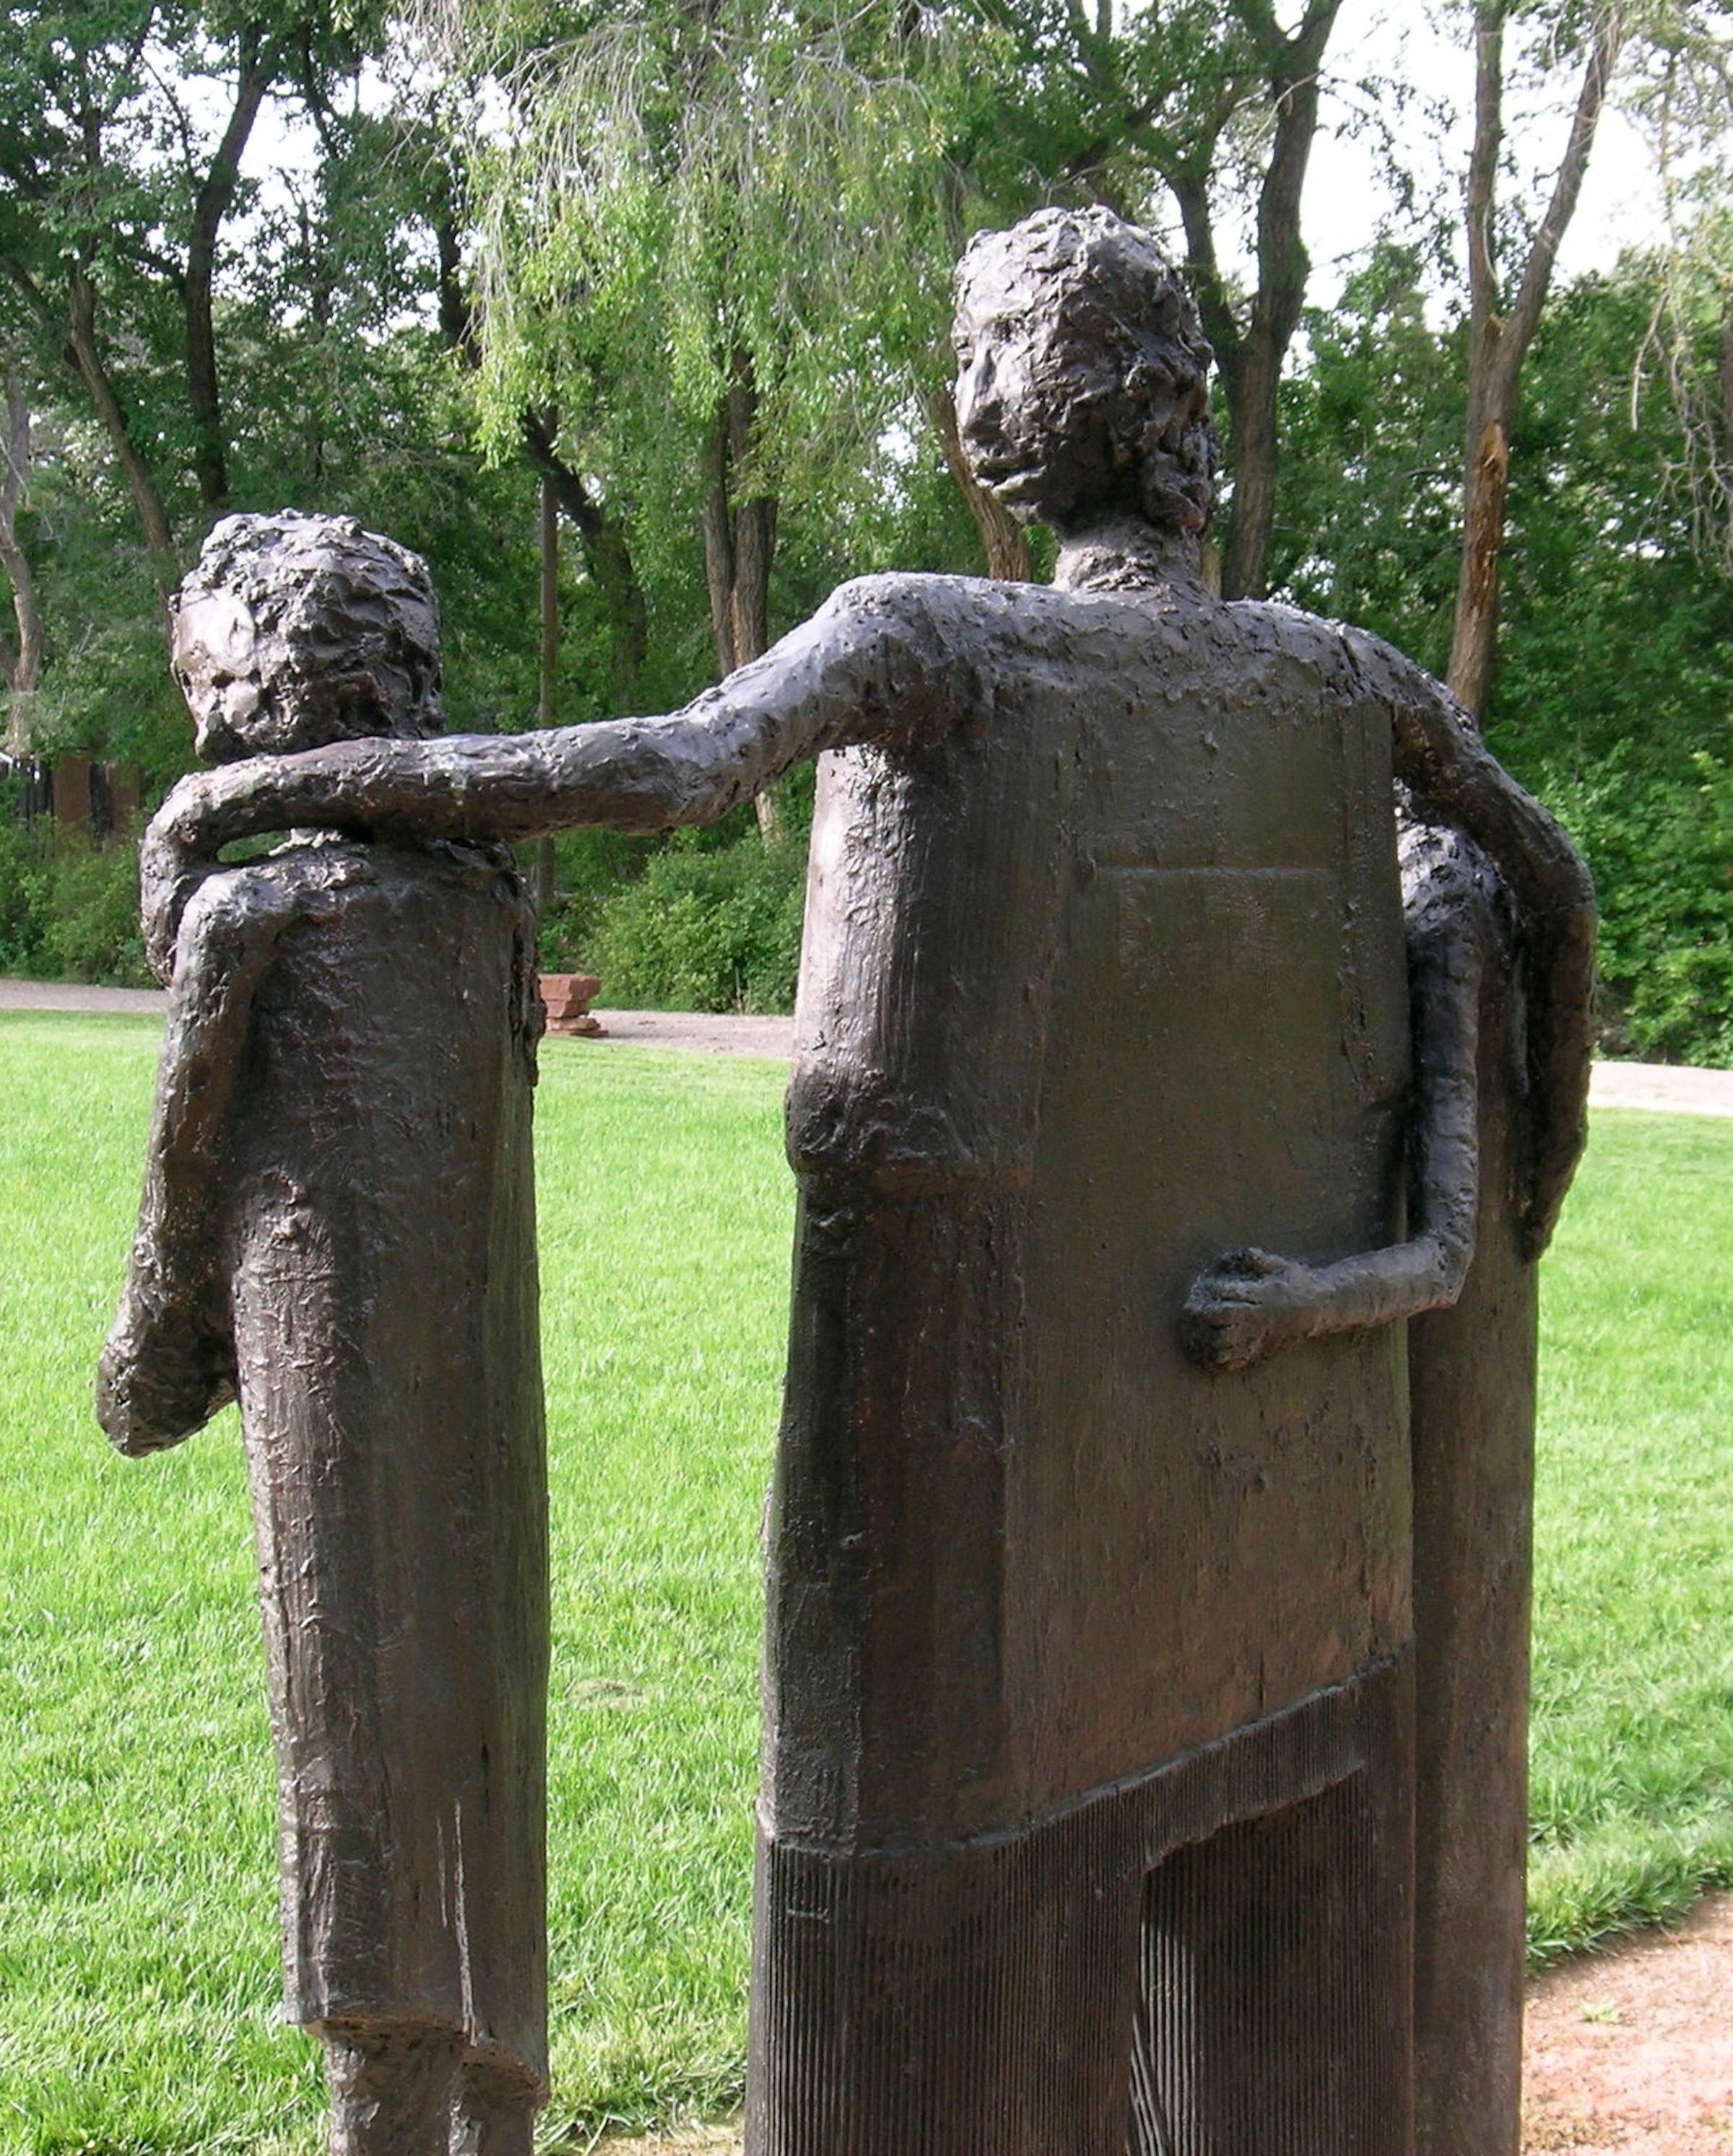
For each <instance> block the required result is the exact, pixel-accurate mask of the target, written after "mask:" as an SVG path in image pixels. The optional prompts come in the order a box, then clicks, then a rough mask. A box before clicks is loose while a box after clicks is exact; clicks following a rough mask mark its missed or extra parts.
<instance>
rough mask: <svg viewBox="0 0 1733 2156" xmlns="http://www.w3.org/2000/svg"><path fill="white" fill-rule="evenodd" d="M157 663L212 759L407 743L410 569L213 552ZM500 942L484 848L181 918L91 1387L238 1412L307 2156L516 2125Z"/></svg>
mask: <svg viewBox="0 0 1733 2156" xmlns="http://www.w3.org/2000/svg"><path fill="white" fill-rule="evenodd" d="M174 654H175V664H176V670H177V675H178V676H179V678H180V680H181V682H182V686H183V688H184V689H185V690H186V693H187V700H188V701H189V702H190V704H191V705H192V711H193V714H194V716H195V719H196V721H197V726H198V739H199V747H200V751H201V753H203V755H205V756H207V757H213V758H223V759H232V758H237V757H247V756H248V755H249V752H252V751H254V750H259V749H265V748H269V749H273V750H285V749H295V748H300V747H311V746H315V745H316V744H320V743H323V742H331V741H341V740H346V739H349V738H351V737H354V736H356V735H361V734H377V735H382V736H383V735H389V736H394V737H410V738H414V737H420V736H422V735H424V734H426V733H428V732H430V731H433V730H435V729H436V728H437V727H438V724H439V703H438V683H439V660H438V615H437V613H436V612H435V609H434V605H433V593H432V590H431V588H430V587H429V585H428V578H427V572H426V571H425V569H424V568H423V566H422V564H421V563H420V562H419V561H418V560H417V558H416V557H414V556H413V555H411V554H407V553H405V552H403V550H402V548H400V547H395V546H393V545H392V543H391V542H389V541H387V540H382V539H378V538H376V537H375V536H372V534H370V533H367V532H364V531H361V529H360V527H359V526H356V525H354V524H352V523H347V522H345V521H341V520H337V519H332V518H316V517H294V516H284V517H277V518H266V517H231V518H229V519H228V520H226V521H224V522H223V523H221V524H219V525H218V526H217V528H216V530H215V531H213V534H212V536H211V538H210V540H209V542H208V543H207V546H206V547H205V551H204V553H203V557H202V558H201V561H200V563H199V566H198V567H197V570H195V571H194V572H193V573H192V576H190V577H188V578H187V582H186V583H185V584H184V585H183V587H182V591H181V593H180V597H179V599H178V602H177V607H176V613H175V638H174ZM230 767H231V768H233V769H237V770H244V769H245V768H246V765H245V763H244V762H240V763H232V764H231V766H230ZM532 927H533V924H532V922H531V917H530V914H529V911H528V908H527V906H526V901H525V898H524V895H523V893H522V891H521V890H520V887H519V884H518V880H517V876H516V874H515V870H514V869H513V866H512V864H511V859H510V855H509V854H507V853H506V852H505V850H503V849H502V848H499V847H495V846H491V845H474V844H447V843H445V842H444V841H443V840H438V839H435V840H429V841H425V842H423V841H422V840H418V839H415V840H411V839H397V840H382V841H379V842H377V843H374V842H369V843H359V842H357V841H356V840H355V839H345V838H340V837H337V836H335V835H333V834H324V835H322V836H321V835H320V834H318V833H317V832H314V831H301V832H298V833H296V834H294V836H293V838H292V839H291V841H290V844H287V845H285V846H284V847H281V848H279V850H276V851H274V852H273V853H271V854H270V855H268V856H266V857H265V858H264V859H263V860H257V861H254V862H253V863H250V864H249V865H246V866H244V867H240V868H235V869H228V870H219V871H218V873H216V874H215V875H212V876H211V877H210V878H209V879H208V880H206V881H205V882H204V883H203V884H202V885H201V886H200V888H199V890H198V891H197V894H196V896H194V898H193V900H192V903H191V905H190V906H188V907H187V911H186V913H185V915H184V916H183V918H182V923H181V929H180V936H179V939H178V943H177V951H176V958H175V968H174V973H173V978H172V983H171V987H170V1000H169V1022H168V1032H167V1040H166V1042H165V1045H164V1050H163V1059H162V1074H161V1077H160V1081H159V1084H158V1090H157V1096H156V1115H155V1120H154V1122H153V1125H152V1130H151V1152H150V1160H149V1167H148V1171H147V1179H146V1190H145V1200H144V1207H143V1211H142V1215H141V1221H140V1226H139V1234H138V1238H137V1241H136V1245H135V1248H134V1252H133V1260H132V1267H131V1276H130V1277H129V1279H128V1282H127V1286H126V1294H125V1296H124V1298H123V1301H122V1303H121V1307H120V1316H119V1317H118V1318H117V1319H116V1321H115V1328H114V1332H113V1333H112V1335H111V1336H110V1341H109V1345H108V1348H107V1350H106V1352H105V1356H104V1358H103V1365H102V1372H101V1376H100V1381H99V1394H98V1409H99V1413H100V1417H101V1419H102V1421H103V1424H104V1425H105V1428H106V1429H107V1430H108V1432H109V1435H110V1437H111V1438H112V1439H113V1440H114V1441H115V1443H116V1444H117V1445H119V1446H120V1449H121V1450H123V1451H126V1452H131V1453H143V1452H150V1451H154V1450H157V1449H159V1448H160V1447H162V1446H163V1445H172V1444H173V1443H175V1442H177V1440H179V1439H181V1438H183V1437H185V1436H187V1435H189V1434H190V1433H191V1432H192V1431H193V1430H197V1429H198V1428H199V1427H200V1425H201V1424H203V1423H204V1422H206V1421H207V1420H208V1419H209V1417H210V1416H211V1415H212V1414H214V1413H215V1412H216V1410H217V1409H218V1408H219V1407H221V1406H222V1405H223V1404H224V1403H225V1402H226V1401H228V1400H229V1399H234V1398H237V1397H238V1399H239V1402H240V1409H241V1422H242V1427H243V1430H244V1433H245V1436H246V1443H247V1458H248V1466H249V1472H250V1477H251V1482H252V1491H253V1506H254V1521H255V1524H256V1529H257V1543H258V1551H259V1581H260V1589H261V1599H262V1601H263V1605H264V1629H265V1641H266V1647H267V1652H268V1659H269V1667H270V1703H271V1718H272V1723H273V1729H274V1737H275V1743H276V1751H277V1760H278V1768H279V1834H280V1845H281V1852H282V1902H283V1931H284V1945H285V1988H286V1999H287V2010H288V2013H289V2015H290V2019H292V2020H297V2021H300V2022H304V2023H305V2024H307V2025H310V2026H311V2027H312V2028H314V2029H315V2030H317V2031H318V2032H319V2034H320V2035H321V2036H322V2037H323V2038H324V2039H325V2042H326V2052H327V2058H328V2064H329V2071H330V2081H331V2105H332V2112H331V2122H332V2123H331V2147H332V2150H333V2153H334V2156H433V2152H434V2151H436V2150H437V2151H439V2152H448V2151H449V2156H529V2151H530V2147H531V2123H532V2120H533V2117H534V2114H535V2112H536V2107H537V2106H538V2105H539V2103H540V2102H541V2097H542V2096H543V2094H544V2093H545V2079H546V1937H545V1935H546V1915H545V1907H546V1887H545V1882H544V1877H543V1868H544V1867H543V1854H542V1851H543V1838H544V1831H545V1828H544V1820H545V1812H546V1804H545V1797H544V1763H543V1760H544V1751H545V1738H544V1725H545V1720H546V1668H547V1630H548V1618H547V1553H546V1467H545V1463H544V1458H543V1438H542V1419H541V1363H540V1359H539V1358H540V1342H539V1338H538V1335H537V1329H536V1248H535V1216H534V1206H533V1198H532V1183H531V1173H532V1163H531V1151H530V1089H531V1084H532V1083H533V1081H534V1075H535V1051H536V1036H537V1034H538V1032H539V1031H540V1018H541V1010H540V1005H539V1004H538V1003H537V1001H536V990H535V977H534V973H533V970H532V966H533V957H532V954H533V949H534V942H533V935H532Z"/></svg>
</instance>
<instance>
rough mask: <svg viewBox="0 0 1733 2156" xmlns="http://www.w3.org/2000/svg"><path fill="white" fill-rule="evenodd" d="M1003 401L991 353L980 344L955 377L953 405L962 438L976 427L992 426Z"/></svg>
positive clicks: (970, 433) (971, 432)
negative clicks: (954, 399)
mask: <svg viewBox="0 0 1733 2156" xmlns="http://www.w3.org/2000/svg"><path fill="white" fill-rule="evenodd" d="M1003 403H1004V400H1003V398H1002V397H1001V395H1000V393H999V385H998V375H997V368H996V367H995V366H994V363H993V355H992V352H991V350H989V349H987V347H985V346H983V347H982V349H981V350H980V351H978V352H976V354H975V355H974V357H972V359H971V360H970V362H969V363H968V365H967V366H966V367H964V368H963V370H962V372H961V373H960V374H959V375H958V376H957V377H956V408H957V414H958V418H959V420H960V422H961V427H962V431H963V434H964V435H965V437H968V436H970V435H972V434H974V432H975V431H976V429H977V427H980V426H983V425H984V426H988V427H991V426H992V425H993V424H994V423H996V422H997V418H998V416H999V413H1000V411H1001V409H1002V405H1003Z"/></svg>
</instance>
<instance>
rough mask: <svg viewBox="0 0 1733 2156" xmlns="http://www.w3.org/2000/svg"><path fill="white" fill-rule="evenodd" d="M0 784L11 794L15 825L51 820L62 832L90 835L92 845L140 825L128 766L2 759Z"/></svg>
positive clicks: (75, 759) (135, 782)
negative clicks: (68, 831) (15, 819)
mask: <svg viewBox="0 0 1733 2156" xmlns="http://www.w3.org/2000/svg"><path fill="white" fill-rule="evenodd" d="M0 784H3V785H6V786H8V788H9V790H10V791H11V792H12V795H13V815H14V816H15V817H16V818H17V819H18V821H19V822H21V823H24V824H35V823H38V821H40V820H41V819H44V818H45V817H46V818H51V819H53V821H54V822H55V823H56V824H59V825H60V826H61V827H62V828H63V829H66V830H71V831H85V832H86V833H88V834H89V835H90V839H91V840H92V842H93V843H95V842H100V840H102V839H108V838H112V837H113V835H114V834H115V832H116V831H124V830H128V829H131V826H132V825H133V824H136V822H137V820H138V809H139V776H138V773H137V771H136V768H134V767H133V766H131V764H124V763H107V762H104V761H103V760H102V759H101V758H100V757H91V756H63V757H56V758H55V759H54V762H49V761H48V760H47V759H46V758H45V757H34V756H3V755H0Z"/></svg>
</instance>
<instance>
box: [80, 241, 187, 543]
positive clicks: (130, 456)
mask: <svg viewBox="0 0 1733 2156" xmlns="http://www.w3.org/2000/svg"><path fill="white" fill-rule="evenodd" d="M67 284H68V297H69V302H70V305H69V309H68V323H67V335H66V343H67V350H68V352H69V354H70V356H71V359H72V363H73V365H74V367H76V368H77V369H78V372H79V378H80V379H81V380H82V381H83V382H84V385H85V389H86V390H87V391H88V392H89V393H90V402H91V403H92V404H93V405H95V408H96V416H97V418H99V419H100V421H101V423H102V427H103V431H104V432H105V434H107V436H108V439H109V446H110V449H113V451H114V453H115V460H116V461H117V462H118V463H119V465H120V469H121V470H122V471H123V472H125V473H126V484H127V486H128V487H129V488H130V489H131V494H132V500H133V506H134V507H135V508H136V510H137V511H138V521H139V523H140V525H141V526H142V528H143V531H144V535H145V545H146V547H147V548H148V549H149V550H150V552H151V555H152V556H153V557H155V559H156V562H157V564H158V567H159V568H160V569H163V570H166V571H167V573H168V574H169V575H170V576H172V574H173V567H174V551H175V542H174V534H173V532H172V531H171V530H170V528H169V522H168V511H167V510H166V509H165V508H164V507H163V506H162V495H161V494H160V493H159V492H158V491H157V487H156V479H155V477H154V476H153V475H152V473H151V467H150V465H149V464H148V463H147V462H146V459H145V456H144V454H143V452H142V451H141V449H140V448H139V447H138V444H136V442H135V441H134V440H133V439H132V430H131V427H130V425H129V424H128V423H127V418H126V410H125V408H124V407H123V406H122V404H121V403H120V398H119V397H118V396H117V395H116V394H115V386H114V384H113V382H111V381H110V379H109V374H108V369H107V367H105V364H104V362H103V358H102V352H101V348H100V346H99V345H98V343H97V341H96V287H95V285H93V284H92V283H91V282H90V278H89V277H88V276H87V275H86V274H85V269H84V267H83V265H82V264H80V263H78V262H74V263H72V264H70V266H69V270H68V273H67Z"/></svg>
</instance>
